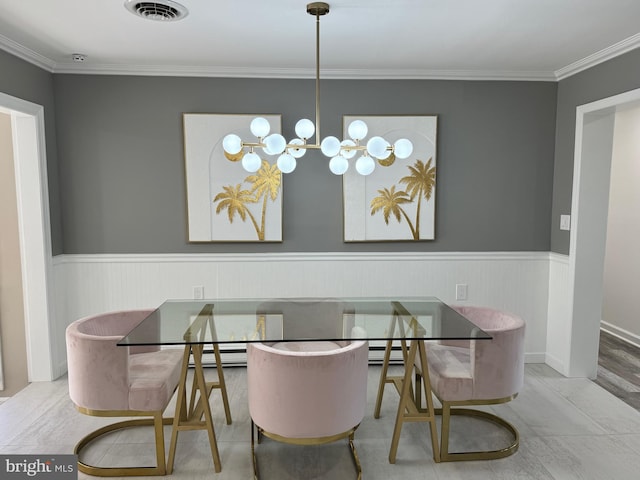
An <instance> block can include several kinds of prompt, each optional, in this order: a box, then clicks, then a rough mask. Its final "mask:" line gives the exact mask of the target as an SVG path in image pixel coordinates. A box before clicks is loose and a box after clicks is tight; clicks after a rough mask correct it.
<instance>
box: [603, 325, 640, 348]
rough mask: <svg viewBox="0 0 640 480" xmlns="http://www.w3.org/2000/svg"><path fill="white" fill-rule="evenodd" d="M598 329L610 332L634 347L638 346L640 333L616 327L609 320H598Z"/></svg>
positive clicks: (639, 345) (639, 344) (639, 346)
mask: <svg viewBox="0 0 640 480" xmlns="http://www.w3.org/2000/svg"><path fill="white" fill-rule="evenodd" d="M600 329H601V330H602V331H604V332H607V333H610V334H611V335H613V336H614V337H617V338H619V339H620V340H622V341H624V342H627V343H630V344H631V345H633V346H634V347H638V348H640V335H636V334H635V333H632V332H630V331H629V330H625V329H624V328H620V327H617V326H615V325H613V324H611V323H609V322H605V321H604V320H602V322H600Z"/></svg>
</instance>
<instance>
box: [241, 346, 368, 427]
mask: <svg viewBox="0 0 640 480" xmlns="http://www.w3.org/2000/svg"><path fill="white" fill-rule="evenodd" d="M295 343H296V344H297V345H296V346H294V345H291V344H289V342H284V344H285V345H284V346H288V347H289V349H283V348H274V347H277V345H275V346H271V345H266V344H261V343H250V344H248V345H247V382H248V397H249V413H250V415H251V418H252V419H253V421H254V422H255V423H256V424H257V425H258V426H259V427H261V428H262V429H264V430H265V431H266V432H269V433H272V434H276V435H280V436H282V437H286V438H289V439H300V438H320V437H329V436H334V435H338V434H341V433H344V432H346V431H348V430H350V429H352V428H354V427H356V426H358V424H359V423H360V422H361V421H362V419H363V418H364V413H365V408H366V403H367V369H368V356H369V348H368V342H366V341H354V342H351V343H349V342H339V344H338V343H337V344H333V346H332V345H329V342H322V343H324V345H323V347H324V348H325V350H323V351H313V349H314V344H316V343H317V342H295ZM303 344H304V345H303ZM301 345H302V346H301ZM294 347H296V348H298V351H292V349H294V350H295V348H294ZM317 347H319V345H315V348H317ZM327 348H328V349H327Z"/></svg>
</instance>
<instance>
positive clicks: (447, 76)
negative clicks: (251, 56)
mask: <svg viewBox="0 0 640 480" xmlns="http://www.w3.org/2000/svg"><path fill="white" fill-rule="evenodd" d="M53 71H54V73H70V74H85V75H145V76H171V77H176V76H179V77H223V78H308V79H313V78H315V74H316V72H315V70H314V69H312V68H309V69H299V68H298V69H296V68H243V67H192V66H166V65H117V64H116V65H89V64H75V63H65V64H57V65H56V66H55V68H54V70H53ZM322 78H323V79H369V80H372V79H373V80H413V79H415V80H511V81H514V80H515V81H549V82H554V81H556V77H555V75H554V73H553V72H544V71H525V72H518V71H481V70H428V69H398V70H387V69H382V70H374V69H323V70H322Z"/></svg>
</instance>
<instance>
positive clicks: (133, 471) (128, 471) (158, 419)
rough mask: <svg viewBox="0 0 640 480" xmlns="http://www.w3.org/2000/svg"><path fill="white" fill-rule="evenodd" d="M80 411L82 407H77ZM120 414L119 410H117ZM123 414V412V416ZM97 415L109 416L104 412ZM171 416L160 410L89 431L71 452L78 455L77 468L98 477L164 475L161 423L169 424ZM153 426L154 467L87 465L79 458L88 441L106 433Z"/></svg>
mask: <svg viewBox="0 0 640 480" xmlns="http://www.w3.org/2000/svg"><path fill="white" fill-rule="evenodd" d="M79 410H81V411H82V409H79ZM118 414H120V412H118ZM124 415H125V414H123V416H124ZM99 416H111V415H109V414H107V413H104V414H102V415H99ZM172 422H173V418H162V412H160V413H159V414H158V415H157V416H155V417H154V418H143V419H134V420H124V421H122V422H116V423H112V424H111V425H107V426H105V427H102V428H99V429H98V430H95V431H93V432H91V433H90V434H88V435H86V436H85V437H84V438H82V439H81V440H80V441H79V442H78V443H77V445H76V446H75V448H74V449H73V453H74V454H76V455H78V470H79V471H81V472H82V473H86V474H87V475H94V476H98V477H131V476H151V475H166V463H165V457H164V431H163V428H162V427H163V425H171V423H172ZM143 426H153V427H154V433H155V439H156V466H155V467H97V466H94V465H89V464H87V463H84V462H83V461H81V460H80V453H81V452H82V450H83V449H84V447H86V446H87V445H88V444H89V443H91V442H92V441H94V440H96V439H97V438H98V437H101V436H102V435H105V434H107V433H111V432H114V431H116V430H121V429H125V428H132V427H143Z"/></svg>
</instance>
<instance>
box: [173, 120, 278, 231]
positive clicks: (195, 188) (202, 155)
mask: <svg viewBox="0 0 640 480" xmlns="http://www.w3.org/2000/svg"><path fill="white" fill-rule="evenodd" d="M258 116H259V117H264V118H266V119H267V120H268V121H269V123H270V124H271V133H280V131H281V116H280V115H273V114H272V115H268V114H256V115H235V114H212V113H184V114H183V130H184V158H185V178H186V184H187V185H186V189H187V224H188V227H187V229H188V239H189V242H282V174H281V172H280V170H278V169H277V167H276V165H275V162H276V159H275V157H271V156H268V155H266V154H264V152H263V151H262V149H260V148H257V149H256V150H255V151H256V153H258V154H259V155H260V157H261V158H262V160H263V166H262V167H261V168H260V170H258V172H256V173H255V174H252V173H248V172H246V171H245V170H244V169H243V168H242V164H241V155H240V154H239V155H236V156H233V155H228V154H226V153H225V152H224V150H223V148H222V139H223V138H224V137H225V136H226V135H227V134H229V133H235V134H236V135H238V136H239V137H240V138H241V139H243V140H244V141H251V142H253V141H257V139H255V138H254V137H253V135H252V134H251V132H250V130H249V125H250V124H251V120H253V119H254V118H255V117H258ZM245 151H246V149H245ZM265 161H266V162H267V164H268V170H267V166H266V165H265V163H264V162H265ZM266 177H269V178H268V179H267V180H268V181H266V180H265V178H266ZM252 179H253V180H256V179H258V180H257V181H253V182H252V181H251V180H252Z"/></svg>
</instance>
